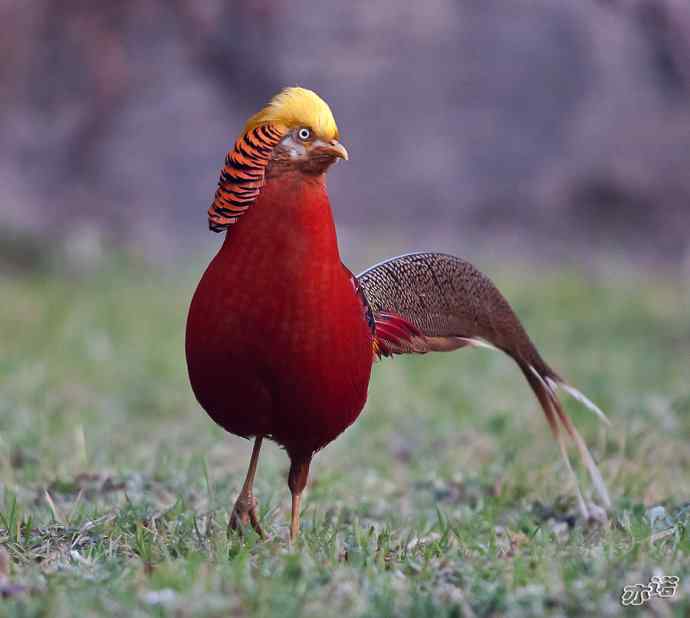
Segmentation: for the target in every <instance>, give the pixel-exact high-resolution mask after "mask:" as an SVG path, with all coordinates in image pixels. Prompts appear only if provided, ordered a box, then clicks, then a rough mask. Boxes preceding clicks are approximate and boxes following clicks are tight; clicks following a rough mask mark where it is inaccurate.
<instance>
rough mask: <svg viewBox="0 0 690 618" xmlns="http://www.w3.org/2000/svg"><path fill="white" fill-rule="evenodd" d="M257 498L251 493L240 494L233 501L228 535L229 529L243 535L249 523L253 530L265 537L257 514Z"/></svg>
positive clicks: (229, 531)
mask: <svg viewBox="0 0 690 618" xmlns="http://www.w3.org/2000/svg"><path fill="white" fill-rule="evenodd" d="M258 505H259V502H258V500H257V499H256V498H255V497H254V496H252V495H251V494H240V495H239V496H238V498H237V501H236V502H235V506H234V507H233V509H232V513H231V514H230V521H229V522H228V536H230V534H231V531H232V530H235V531H237V532H238V533H239V535H240V536H244V529H245V528H246V527H247V526H248V525H249V524H251V526H252V528H254V531H255V532H256V533H257V534H258V535H259V536H260V537H261V538H262V539H265V538H266V533H265V532H264V530H263V528H262V527H261V524H260V523H259V516H258V514H257V507H258Z"/></svg>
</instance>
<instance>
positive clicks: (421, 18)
mask: <svg viewBox="0 0 690 618" xmlns="http://www.w3.org/2000/svg"><path fill="white" fill-rule="evenodd" d="M0 59H1V61H0V106H1V110H2V112H1V114H0V188H1V191H0V247H2V248H1V249H0V255H2V256H3V257H0V266H1V265H2V263H3V260H4V262H5V263H7V262H8V261H17V260H19V261H21V260H24V259H26V260H28V261H31V259H33V258H32V257H31V256H32V255H33V256H34V257H35V255H36V254H38V255H40V254H42V252H44V251H46V250H47V249H48V248H54V247H56V246H63V247H65V248H66V249H67V250H68V251H75V252H77V253H79V252H80V251H81V252H82V253H84V255H87V256H88V255H91V254H92V253H93V251H96V252H97V251H98V250H99V248H100V247H108V246H113V245H114V246H123V247H125V248H127V249H128V250H135V251H137V250H138V251H142V252H145V253H147V254H151V255H160V256H168V255H172V254H179V253H180V252H182V253H185V252H195V251H205V250H208V249H209V247H215V246H216V245H217V243H218V240H219V239H218V237H215V236H214V235H212V234H211V233H210V232H207V231H206V214H205V213H206V209H207V207H208V205H209V203H210V200H211V197H212V195H213V192H214V190H215V185H216V181H217V176H218V170H219V168H220V165H221V163H222V161H223V157H224V154H225V151H226V150H227V148H229V147H230V145H231V144H232V142H233V140H234V138H235V136H236V134H237V133H238V131H239V130H240V128H241V127H242V125H243V122H244V120H245V119H246V117H247V116H249V115H250V114H251V113H253V112H254V111H256V109H257V108H258V107H259V106H261V105H262V104H263V103H264V102H265V101H266V100H267V99H268V98H269V97H270V96H271V95H273V94H274V93H275V92H276V91H277V90H279V89H280V88H281V87H283V86H285V85H294V84H299V85H303V86H306V87H310V88H313V89H314V90H316V91H318V92H319V93H320V94H321V95H322V96H323V97H324V98H325V99H326V100H327V101H329V102H330V103H331V105H332V108H333V110H334V113H335V115H336V118H337V120H338V124H339V126H340V129H341V134H342V138H343V142H344V143H345V144H346V146H347V148H348V150H349V151H350V154H351V161H350V162H348V163H347V164H340V165H338V168H337V169H336V170H333V173H332V174H331V176H330V191H331V198H332V202H333V204H334V210H335V215H336V220H337V223H338V225H339V229H340V233H341V238H342V239H343V243H344V245H345V252H346V253H347V254H348V255H350V256H354V257H353V259H354V260H355V261H357V260H358V259H359V256H361V255H363V254H367V256H368V255H377V254H379V253H382V252H384V253H387V252H388V251H383V250H379V247H381V246H382V245H385V246H386V248H388V247H391V248H392V249H393V250H399V249H402V248H404V247H406V248H428V247H435V248H441V249H448V250H454V251H456V252H458V253H460V254H464V255H469V254H470V253H473V252H478V251H484V252H488V253H490V254H491V253H493V254H495V255H498V256H501V255H520V256H523V255H526V256H536V257H539V258H541V259H545V258H546V259H554V260H561V261H578V262H585V263H586V262H587V261H589V260H593V259H599V258H598V257H597V256H601V255H604V256H607V257H608V259H610V260H612V261H619V262H632V263H639V262H648V263H652V264H671V265H677V264H681V265H682V264H685V265H687V264H688V263H690V2H688V0H617V1H614V0H608V1H605V0H580V1H578V2H571V1H569V0H560V1H558V0H429V1H427V2H423V3H422V2H417V3H402V2H395V1H393V0H381V1H378V2H364V1H355V2H319V3H315V2H310V1H308V0H289V1H288V0H247V1H239V0H237V1H233V2H227V1H224V0H204V1H203V2H197V1H195V0H170V1H168V0H166V1H163V0H120V1H118V2H95V1H91V2H86V1H83V0H81V1H80V0H65V1H63V2H54V1H52V2H51V1H50V0H32V2H17V1H13V0H0ZM27 247H32V248H33V249H27ZM94 248H95V249H94ZM32 252H33V253H32ZM90 252H91V253H90ZM362 259H363V258H362Z"/></svg>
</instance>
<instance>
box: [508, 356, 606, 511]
mask: <svg viewBox="0 0 690 618" xmlns="http://www.w3.org/2000/svg"><path fill="white" fill-rule="evenodd" d="M518 365H520V367H521V369H522V370H523V373H524V374H525V376H526V377H527V381H528V382H529V384H530V386H531V387H532V390H533V391H534V393H535V395H536V396H537V399H538V400H539V403H540V404H541V406H542V408H543V410H544V414H545V415H546V419H547V421H548V422H549V425H550V426H551V428H552V430H553V426H554V419H555V418H557V419H558V422H559V423H560V425H561V426H562V427H563V428H564V429H565V431H566V433H567V434H568V435H569V436H570V438H571V439H572V440H573V442H574V443H575V446H576V447H577V450H578V452H579V454H580V458H581V459H582V463H583V464H584V466H585V468H587V472H588V473H589V476H590V478H591V479H592V485H593V486H594V489H595V490H596V492H597V494H598V495H599V498H600V500H601V501H602V502H603V504H604V506H605V507H606V508H610V507H611V499H610V497H609V493H608V490H607V489H606V484H605V483H604V479H603V478H602V476H601V472H599V468H598V467H597V465H596V463H595V462H594V458H593V457H592V454H591V453H590V451H589V448H587V444H586V443H585V441H584V440H583V439H582V436H581V435H580V433H579V432H578V431H577V428H576V427H575V425H574V423H573V422H572V420H571V418H570V417H569V416H568V414H567V413H566V411H565V409H564V408H563V405H562V404H561V402H560V400H559V399H558V395H557V394H556V389H555V388H554V386H555V385H562V384H565V382H563V381H562V380H560V378H557V377H555V374H554V377H551V376H549V375H548V374H550V373H552V372H551V371H550V370H548V368H546V366H545V365H544V370H543V371H542V372H539V371H538V370H537V369H536V368H535V367H534V366H532V365H527V366H526V367H527V369H526V368H525V367H524V366H523V363H522V362H520V361H519V360H518ZM571 388H572V387H571ZM572 390H575V389H572ZM568 392H569V391H568ZM576 392H577V393H579V391H576ZM582 397H583V398H584V399H587V398H586V397H584V395H582ZM577 399H578V400H580V398H579V397H577ZM587 401H589V400H588V399H587ZM592 405H594V404H592ZM595 407H596V406H595ZM597 409H598V408H597ZM601 415H602V417H603V419H604V420H605V422H607V423H608V419H607V418H606V417H605V416H604V414H603V412H602V413H601ZM554 436H555V437H556V440H557V441H558V444H559V447H560V449H561V454H562V455H563V460H564V462H565V465H566V468H567V469H568V472H569V474H570V475H571V476H572V477H573V478H574V480H575V485H576V492H577V495H578V503H579V505H580V510H581V511H582V515H583V517H585V518H588V517H589V511H588V509H587V507H586V506H584V508H583V505H584V502H583V500H582V494H581V491H580V488H579V484H578V482H577V477H576V476H575V474H574V472H573V469H572V466H571V464H570V460H569V458H568V455H567V450H565V444H564V442H563V439H562V435H561V434H560V432H559V431H558V425H557V429H556V431H555V432H554Z"/></svg>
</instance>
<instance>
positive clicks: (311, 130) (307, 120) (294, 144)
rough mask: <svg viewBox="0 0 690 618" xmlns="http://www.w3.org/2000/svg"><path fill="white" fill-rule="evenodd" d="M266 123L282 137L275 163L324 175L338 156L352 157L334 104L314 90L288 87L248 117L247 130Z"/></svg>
mask: <svg viewBox="0 0 690 618" xmlns="http://www.w3.org/2000/svg"><path fill="white" fill-rule="evenodd" d="M262 125H270V126H271V127H273V128H274V129H275V130H276V131H277V132H278V133H280V135H281V136H282V137H281V139H280V141H279V142H278V144H277V145H276V147H275V148H274V151H273V156H272V163H273V164H275V165H279V166H283V167H293V168H297V169H299V170H301V171H303V172H305V173H309V174H322V173H323V172H325V171H326V170H327V169H328V168H329V167H330V166H331V165H332V164H333V163H335V161H337V160H338V159H345V160H346V161H347V159H348V154H347V150H345V147H344V146H343V145H342V144H341V143H340V142H339V141H338V138H339V134H338V126H337V125H336V123H335V118H333V113H332V112H331V109H330V107H328V104H327V103H326V102H325V101H324V100H323V99H322V98H321V97H320V96H319V95H317V94H316V93H315V92H313V91H312V90H307V89H306V88H299V87H292V88H285V89H284V90H282V91H281V92H279V93H278V94H277V95H276V96H275V97H273V99H271V101H270V103H269V104H268V105H266V107H264V108H263V109H262V110H261V111H259V112H258V113H256V114H254V116H252V117H251V118H250V119H249V120H248V122H247V125H246V127H245V133H249V132H250V131H252V130H254V129H256V128H257V127H260V126H262Z"/></svg>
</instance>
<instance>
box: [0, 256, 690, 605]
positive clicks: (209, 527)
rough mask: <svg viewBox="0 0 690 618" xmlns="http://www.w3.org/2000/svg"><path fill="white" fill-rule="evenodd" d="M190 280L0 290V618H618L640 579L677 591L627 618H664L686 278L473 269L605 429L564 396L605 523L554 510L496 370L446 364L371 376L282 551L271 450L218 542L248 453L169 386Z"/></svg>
mask: <svg viewBox="0 0 690 618" xmlns="http://www.w3.org/2000/svg"><path fill="white" fill-rule="evenodd" d="M197 275H198V269H196V268H191V267H190V268H189V269H188V270H187V271H185V272H184V273H182V274H179V273H178V274H176V275H173V274H172V273H167V274H166V273H158V272H154V271H152V270H150V269H147V268H141V267H138V266H136V265H134V266H133V265H132V264H127V263H124V264H123V263H120V262H117V261H116V262H115V263H114V265H113V266H111V267H110V269H109V270H107V271H99V272H98V273H92V274H90V275H82V276H67V275H56V274H53V275H52V276H49V275H48V274H33V275H24V276H18V275H16V276H8V275H5V276H3V277H2V278H0V298H2V299H3V302H2V303H1V304H0V342H1V345H2V354H1V355H0V592H1V593H2V596H3V597H4V598H0V616H2V617H4V616H8V617H9V616H11V617H16V618H19V617H21V618H28V617H33V616H51V617H52V616H55V617H63V616H80V617H86V616H101V615H111V616H123V617H124V616H126V617H137V616H175V617H187V616H218V617H220V616H280V617H281V618H287V617H289V616H331V615H340V616H361V617H364V616H372V617H373V616H400V615H409V616H469V617H471V616H526V617H530V616H540V615H549V616H564V615H568V616H577V615H581V616H617V615H620V613H621V612H622V611H623V608H622V607H621V605H620V602H619V598H620V594H621V591H622V589H623V587H624V586H625V585H630V584H636V583H647V582H648V581H649V578H650V577H651V576H652V575H655V574H666V575H677V576H679V577H680V586H679V589H678V592H677V594H676V598H675V600H673V601H668V600H665V599H655V600H653V601H650V603H649V604H648V606H647V607H648V609H649V608H651V609H652V610H653V611H654V612H655V615H660V616H671V615H676V616H684V615H688V612H690V507H689V506H688V505H689V504H690V502H689V501H690V475H689V474H688V470H690V449H688V442H689V441H690V380H689V379H688V378H689V376H690V366H689V364H688V360H689V359H690V355H689V354H688V352H689V351H690V321H689V320H688V315H689V310H690V298H689V296H688V289H687V287H685V288H684V287H683V286H682V285H681V284H680V283H678V282H673V281H653V280H651V279H650V278H648V277H644V278H643V277H640V280H638V281H636V280H634V279H630V280H628V281H626V280H621V279H620V278H613V277H611V278H610V280H604V279H602V280H596V279H591V278H585V277H583V276H581V275H578V274H577V273H573V272H555V273H552V274H544V273H541V274H535V273H532V272H525V271H522V270H520V269H519V268H517V267H515V268H514V270H512V271H505V272H503V273H499V275H498V276H497V277H495V278H496V281H497V283H499V285H500V287H501V288H502V289H503V290H504V291H505V293H506V295H507V296H508V298H510V299H511V301H512V302H513V304H514V306H515V307H516V309H517V311H518V313H519V314H520V315H521V317H522V318H523V320H524V322H525V324H526V325H527V327H528V330H529V331H530V333H531V334H532V336H533V338H534V339H535V341H536V342H537V343H538V344H539V347H540V348H541V349H542V351H543V353H544V355H545V356H546V358H547V359H548V360H549V361H550V362H551V363H552V364H553V365H554V366H555V367H556V368H557V369H558V370H559V371H561V372H562V373H563V374H564V375H565V376H567V377H568V378H569V379H570V380H571V381H572V382H573V383H575V384H576V385H577V386H578V387H580V388H581V389H582V390H583V391H584V392H585V393H587V394H588V395H589V396H590V397H591V398H592V399H593V400H594V401H596V402H597V403H599V404H600V405H601V406H602V407H603V408H604V409H605V410H606V411H607V412H608V413H609V416H610V417H611V420H612V421H613V428H612V429H610V430H606V429H605V428H603V427H601V426H600V425H599V424H597V422H596V420H595V419H594V418H593V417H592V416H591V415H590V414H589V413H588V412H587V411H586V410H584V409H583V408H581V407H580V406H579V405H578V404H576V403H574V402H568V409H569V411H570V412H571V414H572V415H573V416H574V417H575V419H576V421H577V422H578V425H579V426H580V427H581V428H582V431H583V433H584V435H585V437H586V439H587V440H588V442H589V444H590V445H591V447H592V450H593V453H594V455H595V457H596V458H597V459H598V460H599V461H600V465H601V469H602V472H603V474H604V477H605V479H606V480H607V483H608V485H609V488H610V490H611V493H612V498H613V500H614V508H613V509H612V511H611V512H610V514H609V518H608V521H607V522H605V523H602V524H586V523H584V522H582V521H581V520H580V519H579V518H578V516H577V510H576V506H575V503H574V500H573V494H572V488H571V487H570V485H569V483H568V479H567V476H566V474H565V471H564V469H563V465H562V463H561V461H560V459H559V456H558V450H557V448H556V446H555V444H554V443H553V442H552V440H551V437H550V435H549V432H548V428H547V426H546V423H545V421H544V420H543V418H542V417H541V414H540V412H539V411H538V408H537V405H536V402H535V400H534V399H533V397H532V395H531V393H530V392H529V390H528V387H527V386H526V384H525V383H524V380H523V378H522V377H521V375H520V374H519V371H518V370H517V368H516V367H515V366H514V365H513V364H512V363H511V362H510V361H509V360H508V359H507V358H505V357H502V356H500V355H497V354H492V353H490V352H486V351H463V352H457V353H454V354H452V355H434V356H427V357H417V358H413V357H407V358H398V359H395V360H392V361H391V360H388V361H384V362H382V363H380V364H378V365H377V366H376V367H375V370H374V378H373V381H372V387H371V389H370V398H369V403H368V405H367V408H366V410H365V412H364V413H363V415H362V416H361V417H360V419H359V421H358V422H357V423H356V424H355V425H354V426H353V427H352V428H350V429H349V430H348V431H347V432H346V433H345V434H344V435H343V436H341V437H340V438H339V439H338V440H337V441H336V442H334V443H333V444H332V445H330V446H329V447H327V448H326V449H325V450H324V451H323V452H321V453H320V454H318V455H317V457H316V459H315V461H314V464H313V466H312V480H311V482H310V485H309V488H308V491H307V494H306V495H305V511H304V513H303V533H302V537H301V539H300V540H299V542H298V543H297V544H296V546H295V547H293V548H291V547H290V546H289V545H288V543H287V541H286V537H287V522H288V517H289V493H288V490H287V486H286V481H285V478H286V473H287V458H286V456H285V454H284V453H283V452H281V451H280V450H279V449H278V448H277V447H276V446H275V445H273V444H271V443H269V444H268V445H267V446H266V447H265V448H264V450H263V453H262V458H261V461H260V464H259V473H258V479H257V484H256V492H257V495H258V497H259V499H260V505H261V514H262V521H263V522H264V525H265V527H267V528H268V530H269V531H270V533H271V538H270V539H269V540H268V541H265V542H261V541H259V540H258V539H257V538H256V536H255V535H254V534H253V533H252V532H251V531H250V532H248V534H247V535H246V537H245V539H244V541H242V540H241V539H239V538H238V537H233V538H230V539H227V538H226V536H225V527H226V522H227V511H228V507H229V506H230V505H231V504H232V502H233V501H234V497H235V495H236V493H237V491H238V489H239V486H240V484H241V482H242V479H243V475H244V472H245V468H246V465H247V462H248V458H249V453H250V445H249V443H247V442H245V441H243V440H241V439H239V438H236V437H233V436H228V435H226V434H224V432H223V431H222V430H221V429H219V428H218V427H216V426H215V425H214V424H213V423H212V422H211V421H210V420H209V419H208V418H207V417H206V415H205V414H204V413H203V411H201V410H200V408H199V407H198V405H197V404H196V402H195V401H194V398H193V396H192V394H191V392H190V389H189V386H188V382H187V378H186V370H185V365H184V359H183V327H184V319H185V313H186V308H187V304H188V301H189V298H190V296H191V293H192V291H193V286H194V283H195V280H196V276H197ZM653 507H661V509H659V508H657V509H653ZM627 611H634V610H632V609H628V610H627Z"/></svg>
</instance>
